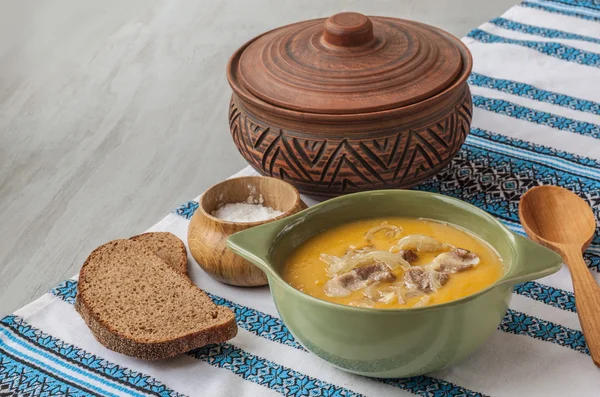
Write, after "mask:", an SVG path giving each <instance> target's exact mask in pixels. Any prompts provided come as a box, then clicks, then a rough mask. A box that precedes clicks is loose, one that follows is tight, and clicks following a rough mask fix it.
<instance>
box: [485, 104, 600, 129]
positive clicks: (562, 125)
mask: <svg viewBox="0 0 600 397" xmlns="http://www.w3.org/2000/svg"><path fill="white" fill-rule="evenodd" d="M473 106H475V107H477V108H479V109H483V110H487V111H489V112H494V113H498V114H501V115H504V116H508V117H512V118H515V119H519V120H525V121H529V122H531V123H535V124H539V125H543V126H546V127H550V128H555V129H557V130H562V131H569V132H574V133H576V134H580V135H585V136H591V137H592V138H596V139H600V125H598V124H593V123H588V122H586V121H580V120H575V119H571V118H568V117H564V116H559V115H557V114H553V113H547V112H543V111H541V110H536V109H532V108H528V107H526V106H522V105H519V104H516V103H513V102H509V101H505V100H503V99H496V98H487V97H484V96H481V95H473Z"/></svg>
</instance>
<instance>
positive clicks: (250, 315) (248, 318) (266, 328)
mask: <svg viewBox="0 0 600 397" xmlns="http://www.w3.org/2000/svg"><path fill="white" fill-rule="evenodd" d="M207 294H208V296H210V298H211V299H212V300H213V302H215V304H217V305H219V306H225V307H228V308H230V309H231V310H233V312H234V313H235V320H236V322H237V324H238V326H239V327H241V328H244V329H245V330H247V331H249V332H252V333H253V334H255V335H258V336H260V337H262V338H265V339H269V340H272V341H275V342H277V343H281V344H283V345H286V346H291V347H293V348H295V349H299V350H305V349H304V347H302V345H301V344H300V343H298V342H296V340H295V339H294V337H293V336H292V334H291V333H290V331H288V329H287V327H286V326H285V324H284V323H283V322H282V321H281V320H279V319H278V318H277V317H273V316H270V315H268V314H266V313H262V312H259V311H256V310H254V309H251V308H249V307H246V306H242V305H238V304H237V303H234V302H232V301H230V300H228V299H225V298H221V297H220V296H216V295H213V294H211V293H208V292H207Z"/></svg>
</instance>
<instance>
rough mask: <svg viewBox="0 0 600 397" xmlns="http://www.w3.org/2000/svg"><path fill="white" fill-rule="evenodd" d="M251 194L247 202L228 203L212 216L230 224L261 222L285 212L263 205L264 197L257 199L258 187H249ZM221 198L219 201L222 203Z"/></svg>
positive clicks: (259, 196)
mask: <svg viewBox="0 0 600 397" xmlns="http://www.w3.org/2000/svg"><path fill="white" fill-rule="evenodd" d="M248 190H249V192H250V194H249V195H248V198H247V199H246V201H245V202H241V203H227V204H223V205H221V206H220V207H219V208H217V209H216V210H214V211H213V212H212V216H214V217H216V218H219V219H222V220H224V221H229V222H260V221H266V220H268V219H271V218H275V217H277V216H279V215H281V214H283V212H281V211H277V210H274V209H273V208H271V207H266V206H264V205H263V203H264V202H265V200H264V198H263V195H262V194H259V195H258V197H256V187H254V186H252V185H248ZM222 199H223V198H222V197H221V196H219V200H218V201H222Z"/></svg>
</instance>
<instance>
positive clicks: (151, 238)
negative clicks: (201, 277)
mask: <svg viewBox="0 0 600 397" xmlns="http://www.w3.org/2000/svg"><path fill="white" fill-rule="evenodd" d="M130 240H133V241H137V242H139V243H141V244H144V245H145V246H146V247H148V248H150V249H151V250H152V251H153V252H154V253H155V254H156V255H158V256H159V257H160V258H161V259H162V260H164V261H165V262H167V264H168V265H170V266H171V267H172V268H173V269H175V270H177V271H178V272H181V273H183V274H185V275H187V274H188V272H187V251H186V249H185V244H183V241H181V240H180V239H179V238H178V237H177V236H175V235H174V234H173V233H169V232H150V233H143V234H138V235H137V236H133V237H132V238H131V239H130Z"/></svg>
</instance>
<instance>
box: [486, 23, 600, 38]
mask: <svg viewBox="0 0 600 397" xmlns="http://www.w3.org/2000/svg"><path fill="white" fill-rule="evenodd" d="M490 23H492V24H494V25H496V26H498V27H501V28H503V29H507V30H513V31H515V32H520V33H526V34H531V35H535V36H540V37H548V38H551V39H567V40H580V41H587V42H590V43H596V44H600V39H598V38H595V37H590V36H584V35H580V34H576V33H569V32H565V31H564V30H557V29H550V28H545V27H542V26H535V25H528V24H525V23H520V22H516V21H511V20H510V19H506V18H502V17H498V18H494V19H492V20H491V21H490Z"/></svg>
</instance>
